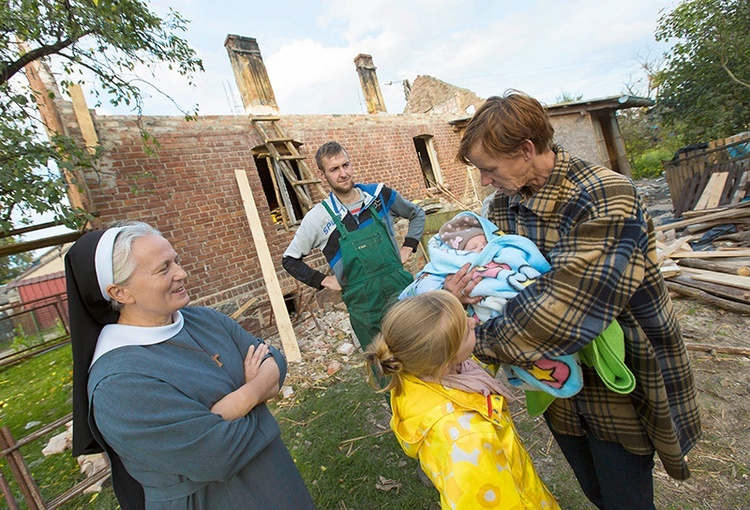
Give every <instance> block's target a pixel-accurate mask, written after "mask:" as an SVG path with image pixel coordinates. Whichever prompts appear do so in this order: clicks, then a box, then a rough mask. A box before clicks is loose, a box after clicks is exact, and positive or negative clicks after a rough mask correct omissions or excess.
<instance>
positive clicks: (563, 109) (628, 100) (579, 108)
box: [448, 95, 656, 126]
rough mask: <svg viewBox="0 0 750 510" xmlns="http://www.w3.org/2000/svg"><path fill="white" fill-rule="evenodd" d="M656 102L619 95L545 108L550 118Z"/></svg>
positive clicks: (455, 123) (458, 121)
mask: <svg viewBox="0 0 750 510" xmlns="http://www.w3.org/2000/svg"><path fill="white" fill-rule="evenodd" d="M655 104H656V101H654V100H653V99H650V98H648V97H640V96H630V95H619V96H609V97H601V98H597V99H586V100H581V101H569V102H567V103H557V104H553V105H549V106H547V107H546V108H547V114H548V115H550V116H551V117H554V116H557V115H566V114H570V113H575V112H581V113H584V112H588V111H592V110H624V109H627V108H641V107H647V106H654V105H655ZM469 120H471V117H462V118H459V119H454V120H451V121H448V123H449V124H450V125H451V126H462V125H465V124H466V123H468V122H469Z"/></svg>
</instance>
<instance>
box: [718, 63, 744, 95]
mask: <svg viewBox="0 0 750 510" xmlns="http://www.w3.org/2000/svg"><path fill="white" fill-rule="evenodd" d="M721 67H722V68H723V69H724V70H725V71H726V72H727V74H728V75H729V77H730V78H732V80H734V81H736V82H737V83H739V84H740V85H742V86H743V87H747V88H749V89H750V83H747V82H744V81H742V80H740V79H739V78H737V77H736V76H735V75H734V73H733V72H732V71H730V70H729V68H728V67H727V65H726V64H725V63H724V62H722V63H721Z"/></svg>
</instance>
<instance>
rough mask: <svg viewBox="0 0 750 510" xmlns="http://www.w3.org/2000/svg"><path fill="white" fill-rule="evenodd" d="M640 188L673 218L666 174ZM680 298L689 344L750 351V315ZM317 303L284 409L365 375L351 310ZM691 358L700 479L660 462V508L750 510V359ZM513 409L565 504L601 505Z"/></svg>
mask: <svg viewBox="0 0 750 510" xmlns="http://www.w3.org/2000/svg"><path fill="white" fill-rule="evenodd" d="M637 185H638V188H639V190H640V191H641V194H642V195H643V196H644V197H645V199H646V202H647V203H648V206H649V210H650V211H651V213H652V216H653V217H654V222H655V223H656V224H660V223H661V222H662V221H664V220H665V219H669V218H671V214H672V204H671V200H670V197H669V189H668V187H667V184H666V182H665V180H664V179H663V178H661V179H648V180H642V181H638V182H637ZM673 300H674V304H675V307H676V310H677V314H678V318H679V322H680V326H681V328H682V331H683V334H684V337H685V341H686V343H688V344H690V343H695V344H700V343H703V344H710V345H716V346H727V347H741V348H750V317H748V316H745V315H740V314H736V313H733V312H727V311H724V310H721V309H718V308H714V307H712V306H711V305H708V304H705V303H702V302H699V301H695V300H692V299H685V298H682V297H680V296H673ZM317 302H318V307H317V310H316V312H315V316H316V319H317V324H316V323H315V321H313V320H312V319H311V317H309V315H308V316H307V317H305V316H303V317H301V318H300V319H302V320H300V321H299V322H297V325H296V327H295V331H296V332H297V337H298V340H299V342H300V348H301V350H302V353H303V361H302V362H300V363H295V364H292V365H290V369H289V376H288V378H287V381H286V385H287V386H288V388H291V390H290V389H287V392H286V393H287V398H286V399H284V400H282V401H281V402H280V403H279V405H280V406H282V407H283V406H292V405H294V400H295V394H296V393H298V392H300V391H302V390H303V389H304V388H309V387H312V386H319V387H325V386H326V385H327V381H330V380H332V379H331V375H332V374H335V373H337V372H338V371H343V372H351V371H360V373H361V374H362V377H364V374H365V372H364V370H363V369H362V360H361V355H360V353H359V351H358V350H355V351H353V352H349V350H348V349H346V348H342V346H345V344H347V343H351V342H352V340H351V330H350V327H349V323H348V314H347V313H346V309H345V307H344V306H343V304H342V303H341V302H340V300H337V299H336V297H335V296H331V295H329V294H326V293H325V292H322V293H319V295H318V296H317ZM270 340H271V341H272V342H273V341H274V339H270ZM690 360H691V363H692V367H693V373H694V375H695V380H696V386H697V390H698V402H699V405H700V409H701V418H702V423H703V434H702V437H701V439H700V441H699V442H698V444H697V446H696V447H695V448H694V449H693V450H692V451H691V452H690V454H689V456H688V458H689V466H690V470H691V472H692V476H691V478H690V479H688V480H687V481H685V482H677V481H675V480H673V479H671V478H670V477H669V476H668V475H667V474H666V473H665V471H664V469H663V468H662V466H661V465H660V464H659V462H658V459H657V467H656V469H655V476H654V478H655V493H656V506H657V508H661V509H685V510H686V509H697V508H700V509H712V510H714V509H721V510H729V509H744V510H748V509H750V426H749V425H748V424H749V423H750V358H748V357H746V356H737V355H726V354H714V353H704V352H699V351H690ZM376 398H380V397H376ZM519 401H522V399H520V400H519ZM511 409H512V412H513V414H514V416H515V418H514V419H515V422H516V425H517V427H518V429H519V431H520V433H521V435H522V436H523V437H524V440H525V442H526V445H527V448H528V449H529V451H530V452H531V455H532V457H533V458H534V461H535V463H536V465H537V469H538V470H539V472H540V474H541V475H542V477H543V478H544V479H545V480H546V481H547V483H548V485H549V486H550V489H551V490H552V491H553V493H555V495H556V496H558V498H559V499H560V502H561V505H562V506H563V508H576V509H579V508H594V507H593V505H590V504H589V503H588V502H587V501H586V500H585V498H584V497H583V496H582V494H581V492H580V489H579V488H578V486H577V484H576V482H575V480H574V478H573V475H572V473H571V472H570V468H569V467H568V465H567V463H566V462H565V460H564V459H563V457H562V454H561V452H560V451H559V449H558V448H557V445H556V444H555V443H554V441H553V440H552V438H551V435H550V433H549V431H548V429H547V427H546V425H544V423H543V420H541V419H536V420H534V419H531V418H529V417H528V415H527V414H526V412H525V410H524V409H523V407H522V404H520V403H515V404H513V405H512V406H511ZM387 426H388V424H387V421H385V422H384V423H380V424H378V428H382V427H387Z"/></svg>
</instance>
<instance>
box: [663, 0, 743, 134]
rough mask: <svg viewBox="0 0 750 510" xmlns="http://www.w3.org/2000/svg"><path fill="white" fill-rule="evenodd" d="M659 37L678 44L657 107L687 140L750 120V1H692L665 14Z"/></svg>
mask: <svg viewBox="0 0 750 510" xmlns="http://www.w3.org/2000/svg"><path fill="white" fill-rule="evenodd" d="M656 39H657V40H660V41H667V42H669V41H670V40H672V39H676V40H677V41H676V43H675V44H674V46H672V49H671V50H670V51H669V52H668V53H667V55H666V66H665V67H664V69H663V70H662V71H661V72H660V73H658V76H657V78H658V83H657V85H658V87H659V93H658V96H657V108H658V110H659V113H660V115H661V118H662V119H663V121H664V122H665V124H666V125H667V126H669V127H671V128H672V129H676V130H678V131H679V132H680V133H681V134H682V135H683V140H684V142H686V143H693V142H701V141H708V140H711V139H716V138H721V137H725V136H729V135H732V134H736V133H738V132H740V131H742V130H745V129H747V128H748V126H749V125H750V1H749V0H688V1H684V2H683V3H681V4H680V5H678V6H677V7H676V8H675V9H674V10H673V11H672V12H670V13H667V14H665V15H663V16H662V17H661V18H660V19H659V23H658V26H657V31H656Z"/></svg>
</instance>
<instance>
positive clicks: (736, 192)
mask: <svg viewBox="0 0 750 510" xmlns="http://www.w3.org/2000/svg"><path fill="white" fill-rule="evenodd" d="M705 145H706V147H704V148H700V149H697V150H691V151H689V152H686V153H683V154H680V155H679V156H678V157H675V159H673V160H672V161H669V162H665V163H664V171H665V175H666V178H667V182H668V184H669V192H670V195H671V197H672V205H673V210H674V216H675V217H676V218H679V221H674V222H672V223H666V224H662V225H659V226H657V227H656V234H657V249H658V252H659V261H660V263H661V270H662V274H663V275H664V277H665V279H666V280H667V286H668V287H669V288H670V290H672V291H673V292H677V293H679V294H684V295H688V296H690V297H693V298H696V299H700V300H703V301H706V302H709V303H711V304H713V305H716V306H719V307H721V308H724V309H727V310H732V311H735V312H739V313H746V314H750V178H749V177H750V167H749V165H750V133H741V134H739V135H736V136H733V137H730V138H726V139H723V140H716V141H713V142H711V143H709V144H705Z"/></svg>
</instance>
